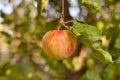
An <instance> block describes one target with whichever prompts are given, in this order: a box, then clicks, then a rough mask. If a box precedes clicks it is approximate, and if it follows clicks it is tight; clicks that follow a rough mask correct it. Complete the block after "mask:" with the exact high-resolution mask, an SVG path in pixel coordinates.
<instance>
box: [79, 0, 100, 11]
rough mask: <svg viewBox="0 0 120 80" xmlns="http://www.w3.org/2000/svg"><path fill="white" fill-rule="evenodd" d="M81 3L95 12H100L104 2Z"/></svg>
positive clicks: (87, 0)
mask: <svg viewBox="0 0 120 80" xmlns="http://www.w3.org/2000/svg"><path fill="white" fill-rule="evenodd" d="M79 2H80V3H81V4H83V5H85V6H86V7H87V8H88V9H91V10H94V11H99V10H100V9H101V7H102V0H82V1H79Z"/></svg>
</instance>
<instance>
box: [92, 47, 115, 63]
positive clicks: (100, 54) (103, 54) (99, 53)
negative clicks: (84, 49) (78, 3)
mask: <svg viewBox="0 0 120 80" xmlns="http://www.w3.org/2000/svg"><path fill="white" fill-rule="evenodd" d="M93 54H94V56H96V57H97V58H98V59H99V60H101V61H102V62H106V63H113V60H112V57H111V55H110V54H109V53H108V52H107V51H105V50H102V49H93Z"/></svg>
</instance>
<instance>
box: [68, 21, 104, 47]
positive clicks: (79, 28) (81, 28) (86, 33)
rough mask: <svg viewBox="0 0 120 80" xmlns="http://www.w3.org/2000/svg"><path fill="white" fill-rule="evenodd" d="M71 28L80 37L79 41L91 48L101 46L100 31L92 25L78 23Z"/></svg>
mask: <svg viewBox="0 0 120 80" xmlns="http://www.w3.org/2000/svg"><path fill="white" fill-rule="evenodd" d="M70 30H71V31H72V32H73V33H74V34H75V35H76V36H77V37H78V39H79V41H80V42H82V43H83V44H85V45H86V46H88V47H91V48H99V47H100V46H101V43H102V42H101V39H100V35H101V33H100V31H99V30H98V29H97V28H96V27H94V26H91V25H88V24H83V23H76V24H74V25H73V26H72V27H71V28H70Z"/></svg>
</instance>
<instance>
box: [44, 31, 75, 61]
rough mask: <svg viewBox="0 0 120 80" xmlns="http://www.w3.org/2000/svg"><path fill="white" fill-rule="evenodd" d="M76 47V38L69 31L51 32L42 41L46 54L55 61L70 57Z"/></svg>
mask: <svg viewBox="0 0 120 80" xmlns="http://www.w3.org/2000/svg"><path fill="white" fill-rule="evenodd" d="M76 45H77V41H76V37H75V35H74V34H73V33H72V32H71V31H69V30H51V31H48V32H47V33H46V34H45V35H44V36H43V39H42V47H43V49H44V51H45V53H46V54H47V55H48V56H49V57H51V58H53V59H55V60H63V59H66V58H68V57H70V56H71V55H72V54H73V52H74V51H75V49H76Z"/></svg>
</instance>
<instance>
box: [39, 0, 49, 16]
mask: <svg viewBox="0 0 120 80" xmlns="http://www.w3.org/2000/svg"><path fill="white" fill-rule="evenodd" d="M48 2H49V0H38V4H37V11H38V14H41V13H42V11H43V10H44V9H45V7H46V6H47V5H48Z"/></svg>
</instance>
